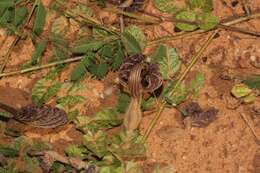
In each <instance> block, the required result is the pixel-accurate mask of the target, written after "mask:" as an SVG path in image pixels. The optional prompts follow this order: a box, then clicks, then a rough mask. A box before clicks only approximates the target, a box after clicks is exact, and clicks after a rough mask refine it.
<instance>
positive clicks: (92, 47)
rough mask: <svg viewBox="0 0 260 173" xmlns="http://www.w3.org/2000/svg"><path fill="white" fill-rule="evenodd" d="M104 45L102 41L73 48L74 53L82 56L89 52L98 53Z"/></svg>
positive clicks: (85, 43) (90, 42)
mask: <svg viewBox="0 0 260 173" xmlns="http://www.w3.org/2000/svg"><path fill="white" fill-rule="evenodd" d="M103 45H104V42H102V41H87V42H84V43H83V44H80V45H77V46H75V47H73V48H72V50H71V51H72V53H75V54H82V53H87V52H88V51H97V50H98V49H100V48H101V47H102V46H103Z"/></svg>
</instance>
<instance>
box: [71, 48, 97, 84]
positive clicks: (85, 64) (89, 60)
mask: <svg viewBox="0 0 260 173" xmlns="http://www.w3.org/2000/svg"><path fill="white" fill-rule="evenodd" d="M94 58H95V54H94V53H92V52H88V53H87V54H86V55H85V57H84V58H83V59H82V60H81V62H80V63H79V64H78V65H77V66H76V67H75V69H74V70H73V71H72V73H71V76H70V79H71V80H72V81H77V80H80V79H81V78H82V77H83V76H84V75H85V74H86V73H87V71H88V68H89V66H90V65H91V64H93V60H94Z"/></svg>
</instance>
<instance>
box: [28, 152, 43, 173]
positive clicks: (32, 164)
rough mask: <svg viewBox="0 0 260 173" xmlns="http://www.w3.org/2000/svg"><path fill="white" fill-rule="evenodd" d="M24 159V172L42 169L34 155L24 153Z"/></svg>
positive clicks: (31, 172)
mask: <svg viewBox="0 0 260 173" xmlns="http://www.w3.org/2000/svg"><path fill="white" fill-rule="evenodd" d="M23 159H24V161H25V164H24V166H25V170H26V172H30V173H33V172H39V171H42V169H41V168H40V164H39V162H38V159H37V158H35V157H29V156H28V155H27V154H25V155H24V157H23Z"/></svg>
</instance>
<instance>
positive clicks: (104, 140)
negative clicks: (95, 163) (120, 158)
mask: <svg viewBox="0 0 260 173" xmlns="http://www.w3.org/2000/svg"><path fill="white" fill-rule="evenodd" d="M110 143H111V141H110V139H109V137H108V136H107V135H106V134H105V133H104V132H103V131H101V130H99V131H97V132H95V133H92V132H90V131H89V132H88V133H87V134H86V135H84V136H83V144H84V145H85V146H86V147H87V149H88V150H90V151H91V152H93V153H94V154H95V155H96V156H97V157H99V158H102V157H104V156H105V155H107V154H108V153H110V152H109V151H108V150H107V146H108V145H109V144H110Z"/></svg>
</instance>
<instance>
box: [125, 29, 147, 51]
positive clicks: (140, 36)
mask: <svg viewBox="0 0 260 173" xmlns="http://www.w3.org/2000/svg"><path fill="white" fill-rule="evenodd" d="M124 31H125V32H128V33H129V34H131V35H132V36H133V37H134V38H135V39H136V40H137V41H138V43H139V44H140V46H141V49H142V50H143V49H144V48H145V46H146V43H147V39H146V37H145V35H144V33H143V31H142V30H141V29H140V28H139V27H138V26H135V25H131V26H129V27H126V28H125V30H124Z"/></svg>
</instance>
